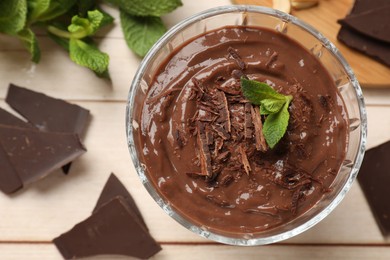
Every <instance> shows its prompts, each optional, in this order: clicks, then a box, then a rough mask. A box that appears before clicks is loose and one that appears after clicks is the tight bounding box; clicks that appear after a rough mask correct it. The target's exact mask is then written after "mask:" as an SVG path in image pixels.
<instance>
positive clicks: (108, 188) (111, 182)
mask: <svg viewBox="0 0 390 260" xmlns="http://www.w3.org/2000/svg"><path fill="white" fill-rule="evenodd" d="M116 197H122V198H123V199H124V201H126V202H127V205H128V206H129V209H131V210H132V211H133V212H134V214H135V215H136V216H137V218H138V220H139V222H140V223H141V224H142V225H143V226H144V227H145V228H146V229H147V227H146V224H145V221H144V219H143V218H142V215H141V212H140V211H139V209H138V207H137V205H136V204H135V201H134V199H133V197H132V196H131V195H130V193H129V192H128V191H127V189H126V187H125V186H123V184H122V183H121V182H120V180H119V179H118V178H117V177H116V176H115V174H113V173H111V175H110V177H109V178H108V180H107V182H106V185H104V188H103V191H102V193H101V194H100V197H99V199H98V201H97V203H96V206H95V208H94V209H93V213H95V212H96V211H97V210H98V209H99V208H100V207H101V206H103V205H104V204H106V203H107V202H109V201H111V200H112V199H114V198H116Z"/></svg>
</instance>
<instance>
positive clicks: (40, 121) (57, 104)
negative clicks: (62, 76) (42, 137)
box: [6, 84, 89, 136]
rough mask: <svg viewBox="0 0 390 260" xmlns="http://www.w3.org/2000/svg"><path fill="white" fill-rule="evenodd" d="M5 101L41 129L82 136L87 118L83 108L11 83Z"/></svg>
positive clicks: (86, 111)
mask: <svg viewBox="0 0 390 260" xmlns="http://www.w3.org/2000/svg"><path fill="white" fill-rule="evenodd" d="M6 102H7V103H8V104H9V105H10V106H11V107H12V108H13V109H15V110H16V111H17V112H19V113H20V114H21V115H22V116H23V117H25V118H26V119H27V120H28V121H29V122H31V123H32V124H33V125H35V126H36V127H37V128H38V129H40V130H43V131H52V132H63V133H75V134H78V135H79V136H82V134H83V131H84V130H85V127H86V125H87V123H88V120H89V111H88V110H86V109H85V108H82V107H80V106H78V105H74V104H70V103H68V102H66V101H64V100H61V99H56V98H52V97H49V96H47V95H45V94H42V93H38V92H35V91H32V90H29V89H26V88H22V87H18V86H15V85H13V84H10V86H9V89H8V93H7V97H6Z"/></svg>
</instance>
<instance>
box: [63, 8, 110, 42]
mask: <svg viewBox="0 0 390 260" xmlns="http://www.w3.org/2000/svg"><path fill="white" fill-rule="evenodd" d="M87 15H88V18H82V17H80V16H78V15H75V16H73V17H72V23H71V25H69V26H68V31H69V32H70V33H71V36H70V37H71V38H77V39H81V38H84V37H86V36H90V35H92V34H94V33H95V32H96V31H97V30H99V29H100V28H101V27H102V24H104V23H103V22H106V21H105V16H104V15H103V13H101V12H100V11H98V10H94V11H88V14H87Z"/></svg>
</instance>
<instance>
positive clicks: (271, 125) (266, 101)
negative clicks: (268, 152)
mask: <svg viewBox="0 0 390 260" xmlns="http://www.w3.org/2000/svg"><path fill="white" fill-rule="evenodd" d="M241 90H242V93H243V95H244V97H245V98H246V99H248V100H249V101H250V102H251V103H253V104H255V105H259V106H260V114H261V115H267V117H266V119H265V121H264V124H263V135H264V138H265V140H266V142H267V144H268V146H269V147H270V148H271V149H272V148H274V147H275V145H276V144H277V143H278V142H279V141H280V139H282V137H283V136H284V134H285V133H286V131H287V126H288V120H289V118H290V114H289V112H288V106H289V105H290V102H291V100H292V98H293V97H292V96H284V95H282V94H280V93H278V92H277V91H275V90H274V89H273V88H272V87H270V86H269V85H267V84H266V83H262V82H258V81H255V80H249V79H246V78H244V77H242V78H241Z"/></svg>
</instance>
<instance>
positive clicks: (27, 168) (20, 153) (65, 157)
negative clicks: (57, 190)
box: [0, 125, 86, 190]
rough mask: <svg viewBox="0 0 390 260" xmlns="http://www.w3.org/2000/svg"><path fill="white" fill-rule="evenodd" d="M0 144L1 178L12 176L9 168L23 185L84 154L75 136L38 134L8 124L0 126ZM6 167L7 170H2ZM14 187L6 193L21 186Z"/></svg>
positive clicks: (34, 130) (32, 130) (48, 133)
mask: <svg viewBox="0 0 390 260" xmlns="http://www.w3.org/2000/svg"><path fill="white" fill-rule="evenodd" d="M0 145H1V147H2V149H3V153H2V154H1V155H2V158H1V160H0V161H2V162H3V163H2V164H1V166H0V167H1V169H2V170H1V172H0V174H1V175H2V176H3V177H2V179H4V176H9V175H12V173H11V170H10V167H9V166H10V165H12V168H13V171H12V172H16V173H17V175H18V177H19V178H20V180H21V182H22V183H23V185H25V184H28V183H31V182H33V181H36V180H38V179H40V178H42V177H44V176H46V175H47V174H49V173H50V172H51V171H53V170H55V169H59V168H60V167H61V166H62V165H64V164H66V163H69V162H70V161H72V160H74V159H75V158H76V157H78V156H80V155H81V154H83V153H84V152H85V151H86V150H85V148H84V146H83V145H82V144H81V142H80V139H79V137H78V136H77V135H75V134H69V133H55V132H41V131H39V130H36V129H29V128H20V127H14V126H7V125H0ZM5 155H6V156H5ZM3 165H4V166H3ZM6 168H8V169H9V171H5V170H4V169H6ZM15 179H16V177H15V178H14V180H15ZM14 183H16V182H14ZM7 185H8V183H6V184H5V186H7ZM16 186H18V187H17V188H16ZM14 187H15V188H14V189H9V190H16V189H18V188H21V187H20V184H17V185H15V186H14Z"/></svg>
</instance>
